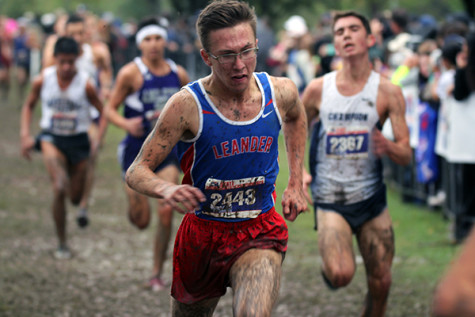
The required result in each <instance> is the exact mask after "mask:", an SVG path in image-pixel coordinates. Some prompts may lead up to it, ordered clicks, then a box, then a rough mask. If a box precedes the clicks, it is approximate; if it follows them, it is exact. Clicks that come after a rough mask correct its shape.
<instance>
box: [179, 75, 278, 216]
mask: <svg viewBox="0 0 475 317" xmlns="http://www.w3.org/2000/svg"><path fill="white" fill-rule="evenodd" d="M254 79H255V80H256V82H257V84H258V86H259V89H260V91H261V95H262V104H261V110H260V111H259V114H258V115H257V116H256V117H255V118H252V119H251V120H249V121H233V120H230V119H228V118H226V117H225V116H224V115H223V114H222V113H221V112H220V111H219V110H218V109H217V107H216V106H215V105H214V104H213V102H212V101H211V99H210V98H209V96H208V94H207V93H206V91H205V89H204V87H203V83H202V81H201V80H198V81H195V82H193V83H190V84H189V85H187V86H186V87H185V89H187V90H188V91H189V92H190V93H191V94H192V95H193V97H194V99H195V101H196V104H197V107H198V110H199V115H200V127H199V131H198V133H197V135H196V136H195V137H194V138H193V139H191V140H188V141H181V142H179V143H178V153H179V157H180V163H181V167H182V170H183V172H184V173H185V174H184V178H183V183H184V184H190V185H192V186H195V187H197V188H199V189H200V190H201V191H202V192H203V193H204V194H205V195H206V202H204V203H202V204H201V207H200V208H199V209H198V210H196V211H195V214H196V215H197V216H198V217H200V218H204V219H211V220H218V221H227V222H237V221H244V220H248V219H251V218H256V217H257V216H259V215H260V214H262V213H265V212H267V211H269V210H270V209H271V208H272V207H273V206H274V203H275V193H274V191H275V180H276V177H277V174H278V172H279V164H278V137H279V131H280V128H281V125H282V119H281V117H280V114H279V111H278V108H277V107H276V105H275V102H274V100H275V96H274V89H273V86H272V83H271V82H270V78H269V76H268V75H267V74H266V73H254Z"/></svg>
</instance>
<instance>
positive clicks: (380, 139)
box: [372, 129, 389, 157]
mask: <svg viewBox="0 0 475 317" xmlns="http://www.w3.org/2000/svg"><path fill="white" fill-rule="evenodd" d="M372 139H373V140H372V141H373V142H372V150H373V153H374V155H376V156H377V157H383V156H384V155H386V154H387V153H388V148H389V144H388V142H389V141H388V140H387V139H386V138H385V137H384V135H383V134H382V133H381V131H379V130H378V129H374V130H373V135H372Z"/></svg>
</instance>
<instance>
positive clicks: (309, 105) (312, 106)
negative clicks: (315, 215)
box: [302, 77, 323, 204]
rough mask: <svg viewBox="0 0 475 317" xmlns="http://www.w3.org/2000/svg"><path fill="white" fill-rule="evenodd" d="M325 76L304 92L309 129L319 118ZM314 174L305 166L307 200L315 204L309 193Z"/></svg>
mask: <svg viewBox="0 0 475 317" xmlns="http://www.w3.org/2000/svg"><path fill="white" fill-rule="evenodd" d="M322 89H323V77H319V78H316V79H313V80H312V81H311V82H310V83H309V84H308V85H307V87H306V88H305V90H304V92H303V94H302V103H303V105H304V108H305V112H306V114H307V125H308V129H312V124H313V123H314V121H316V120H318V119H319V115H320V103H321V101H322ZM311 183H312V176H311V175H310V173H308V172H307V170H306V169H305V168H304V171H303V190H304V193H305V197H306V198H307V202H308V203H310V204H313V200H312V197H311V195H310V193H309V188H310V184H311Z"/></svg>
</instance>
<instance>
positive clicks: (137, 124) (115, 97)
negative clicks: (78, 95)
mask: <svg viewBox="0 0 475 317" xmlns="http://www.w3.org/2000/svg"><path fill="white" fill-rule="evenodd" d="M141 76H142V75H141V74H140V71H139V69H138V68H137V66H136V64H135V63H134V62H131V63H129V64H127V65H125V66H124V67H122V68H121V70H120V71H119V73H118V74H117V80H116V82H115V85H114V88H113V90H112V93H111V95H110V98H109V100H108V101H107V104H106V107H105V110H104V115H105V117H106V118H107V119H108V120H109V122H111V123H112V124H114V125H115V126H117V127H119V128H121V129H124V130H125V131H127V132H128V133H130V134H131V135H133V136H135V137H140V136H142V135H143V134H144V130H143V125H142V117H136V118H131V119H127V118H124V117H123V116H122V115H121V114H120V113H119V108H120V106H121V105H122V103H123V102H124V100H125V99H126V98H127V96H128V95H130V94H132V93H134V92H135V89H134V82H135V81H136V78H141Z"/></svg>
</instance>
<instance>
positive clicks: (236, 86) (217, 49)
mask: <svg viewBox="0 0 475 317" xmlns="http://www.w3.org/2000/svg"><path fill="white" fill-rule="evenodd" d="M209 43H210V49H209V52H206V51H204V50H202V51H201V56H202V57H203V60H204V61H205V63H206V64H207V65H208V66H210V67H211V69H212V71H213V76H215V77H216V78H217V79H218V80H219V81H221V82H222V84H223V85H224V86H226V87H228V88H229V89H230V90H233V91H238V92H239V91H244V90H245V89H246V88H247V87H248V86H249V83H250V81H251V80H252V73H253V72H254V70H255V69H256V57H252V58H249V59H245V60H243V59H242V58H241V57H240V56H239V57H237V58H236V59H235V61H234V62H231V63H225V64H222V63H220V62H219V61H218V60H217V59H215V58H213V57H212V56H211V54H212V55H214V56H215V57H216V56H220V55H223V54H238V53H240V52H242V51H244V50H247V49H252V48H256V47H257V39H256V38H255V36H254V32H253V31H252V27H251V25H250V24H249V23H241V24H238V25H236V26H233V27H228V28H224V29H220V30H216V31H211V32H210V34H209Z"/></svg>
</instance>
